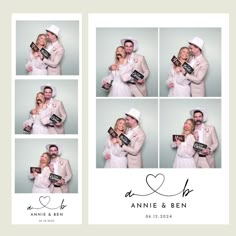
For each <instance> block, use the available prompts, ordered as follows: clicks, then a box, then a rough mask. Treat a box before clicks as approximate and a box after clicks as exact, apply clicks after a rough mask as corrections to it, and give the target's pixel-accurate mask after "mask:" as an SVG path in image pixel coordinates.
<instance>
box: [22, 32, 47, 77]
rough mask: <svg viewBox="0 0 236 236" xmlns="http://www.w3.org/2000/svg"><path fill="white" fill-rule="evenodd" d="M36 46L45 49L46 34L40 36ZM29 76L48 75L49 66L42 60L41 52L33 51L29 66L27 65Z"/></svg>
mask: <svg viewBox="0 0 236 236" xmlns="http://www.w3.org/2000/svg"><path fill="white" fill-rule="evenodd" d="M36 46H37V47H38V48H39V50H40V49H41V48H45V47H46V46H47V36H46V34H39V35H38V37H37V40H36ZM25 67H26V70H27V71H28V74H29V75H47V65H46V64H44V62H43V61H42V60H41V58H40V52H39V51H37V52H35V51H33V50H32V51H31V53H30V56H29V59H28V62H27V64H26V65H25Z"/></svg>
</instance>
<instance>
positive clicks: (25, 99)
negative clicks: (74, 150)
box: [15, 78, 78, 135]
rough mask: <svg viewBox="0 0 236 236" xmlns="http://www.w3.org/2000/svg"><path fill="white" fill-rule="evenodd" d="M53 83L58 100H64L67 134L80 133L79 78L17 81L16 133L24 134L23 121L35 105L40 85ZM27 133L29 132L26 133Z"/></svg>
mask: <svg viewBox="0 0 236 236" xmlns="http://www.w3.org/2000/svg"><path fill="white" fill-rule="evenodd" d="M45 84H51V85H52V86H54V87H56V96H55V97H54V98H55V99H57V100H60V101H62V102H63V105H64V107H65V110H66V113H67V118H66V121H65V123H64V129H65V134H77V133H78V81H77V80H70V79H69V78H68V79H65V80H57V79H54V80H41V79H35V80H19V79H17V80H16V81H15V133H16V134H24V132H23V129H22V127H23V123H24V121H26V120H27V119H28V117H29V112H30V111H31V110H32V109H33V108H34V107H35V97H36V94H37V93H38V92H40V91H41V90H40V87H41V86H42V85H45ZM26 135H27V134H26Z"/></svg>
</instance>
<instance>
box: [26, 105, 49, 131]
mask: <svg viewBox="0 0 236 236" xmlns="http://www.w3.org/2000/svg"><path fill="white" fill-rule="evenodd" d="M50 117H51V111H50V109H49V108H46V109H44V110H41V111H40V112H39V113H38V114H34V115H30V118H29V119H28V120H26V121H25V122H24V125H29V126H31V125H32V124H33V126H32V130H31V132H30V133H31V134H48V128H47V126H46V125H45V124H48V123H49V121H50V120H49V119H50Z"/></svg>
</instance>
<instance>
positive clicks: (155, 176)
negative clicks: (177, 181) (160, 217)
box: [146, 173, 165, 192]
mask: <svg viewBox="0 0 236 236" xmlns="http://www.w3.org/2000/svg"><path fill="white" fill-rule="evenodd" d="M150 176H152V177H154V178H155V179H157V177H158V176H162V178H163V180H162V183H161V184H160V185H159V187H158V188H157V189H156V190H155V189H154V188H153V187H152V186H151V185H150V184H149V182H148V177H150ZM157 180H158V179H157ZM164 182H165V176H164V175H163V174H160V173H159V174H157V175H153V174H148V175H147V176H146V183H147V185H148V187H149V188H150V189H151V190H152V191H153V192H157V190H158V189H159V188H160V187H161V186H162V185H163V183H164Z"/></svg>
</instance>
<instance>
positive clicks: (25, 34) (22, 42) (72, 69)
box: [16, 19, 80, 75]
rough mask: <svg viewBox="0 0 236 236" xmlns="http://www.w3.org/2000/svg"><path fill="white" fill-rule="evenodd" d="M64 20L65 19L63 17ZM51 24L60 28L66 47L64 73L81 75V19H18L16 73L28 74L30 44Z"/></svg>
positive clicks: (62, 41) (62, 40)
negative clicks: (26, 67) (27, 64)
mask: <svg viewBox="0 0 236 236" xmlns="http://www.w3.org/2000/svg"><path fill="white" fill-rule="evenodd" d="M62 20H63V19H62ZM50 25H56V26H58V27H59V28H60V32H59V37H58V39H59V42H60V43H61V44H62V46H63V47H64V49H65V53H64V55H63V58H62V61H61V71H62V75H79V33H80V29H79V21H48V20H47V21H46V20H45V21H16V75H27V74H28V73H27V71H26V69H25V64H26V63H27V60H28V58H29V55H30V53H31V49H30V47H29V45H30V44H31V42H32V41H33V42H36V39H37V37H38V35H39V34H42V33H45V32H46V31H45V29H46V28H48V27H49V26H50Z"/></svg>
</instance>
